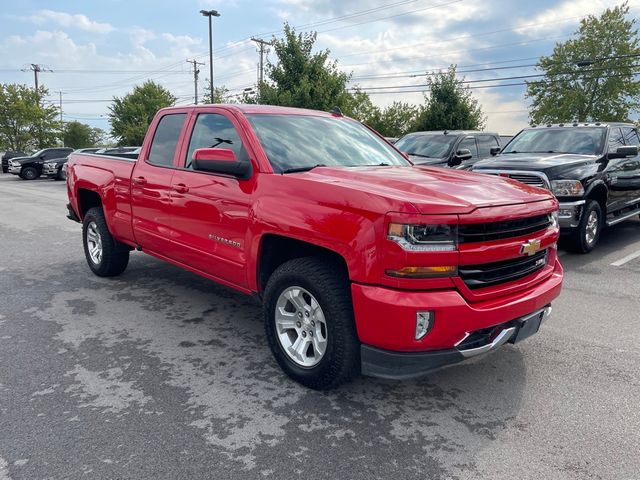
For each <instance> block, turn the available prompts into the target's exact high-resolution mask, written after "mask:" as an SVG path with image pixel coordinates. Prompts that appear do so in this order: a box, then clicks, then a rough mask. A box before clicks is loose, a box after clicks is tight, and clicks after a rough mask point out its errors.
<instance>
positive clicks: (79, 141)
mask: <svg viewBox="0 0 640 480" xmlns="http://www.w3.org/2000/svg"><path fill="white" fill-rule="evenodd" d="M63 140H64V145H65V147H71V148H88V147H96V146H99V145H103V144H104V142H105V132H104V130H102V129H101V128H97V127H90V126H89V125H87V124H86V123H80V122H77V121H73V122H66V123H65V124H64V133H63Z"/></svg>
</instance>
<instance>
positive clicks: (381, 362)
mask: <svg viewBox="0 0 640 480" xmlns="http://www.w3.org/2000/svg"><path fill="white" fill-rule="evenodd" d="M550 315H551V305H547V306H546V307H545V308H543V309H541V310H537V311H535V312H533V313H531V314H529V315H525V316H524V317H522V318H517V319H515V320H512V321H510V322H507V323H505V324H502V325H498V326H496V327H494V328H493V329H492V330H493V331H491V332H490V333H489V334H488V335H487V336H486V340H485V339H484V337H483V341H481V342H473V343H467V344H465V343H464V340H463V341H462V342H459V343H458V344H457V345H456V346H455V347H454V348H449V349H444V350H435V351H430V352H394V351H390V350H382V349H379V348H375V347H371V346H369V345H362V346H361V347H360V358H361V362H362V365H361V368H362V374H363V375H368V376H370V377H378V378H388V379H392V380H407V379H410V378H417V377H421V376H423V375H426V374H428V373H431V372H433V371H435V370H439V369H441V368H443V367H446V366H449V365H453V364H455V363H459V362H462V361H463V360H467V359H469V358H474V357H478V356H481V355H486V354H488V353H491V352H493V351H495V350H497V349H498V348H500V347H501V346H502V345H504V344H505V343H516V342H520V341H522V340H524V339H526V338H528V337H530V336H531V335H533V334H534V333H537V331H538V329H539V328H540V325H541V324H542V322H543V321H544V320H546V319H547V318H548V317H549V316H550Z"/></svg>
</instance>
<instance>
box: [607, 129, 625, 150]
mask: <svg viewBox="0 0 640 480" xmlns="http://www.w3.org/2000/svg"><path fill="white" fill-rule="evenodd" d="M622 146H624V140H623V138H622V132H621V131H620V129H619V128H617V127H616V128H612V129H611V130H610V131H609V146H608V150H607V151H609V152H615V151H616V150H617V149H618V147H622Z"/></svg>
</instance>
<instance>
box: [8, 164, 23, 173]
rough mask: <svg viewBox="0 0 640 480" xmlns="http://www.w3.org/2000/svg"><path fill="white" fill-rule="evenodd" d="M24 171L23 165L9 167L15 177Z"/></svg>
mask: <svg viewBox="0 0 640 480" xmlns="http://www.w3.org/2000/svg"><path fill="white" fill-rule="evenodd" d="M21 171H22V165H15V166H14V165H9V173H13V174H14V175H20V172H21Z"/></svg>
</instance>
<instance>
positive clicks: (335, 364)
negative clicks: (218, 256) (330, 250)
mask: <svg viewBox="0 0 640 480" xmlns="http://www.w3.org/2000/svg"><path fill="white" fill-rule="evenodd" d="M264 321H265V330H266V335H267V340H268V342H269V347H270V348H271V352H272V353H273V356H274V357H275V359H276V361H277V362H278V364H279V365H280V367H281V368H282V369H283V370H284V371H285V372H286V373H287V375H289V376H290V377H291V378H292V379H294V380H295V381H297V382H299V383H301V384H303V385H305V386H307V387H309V388H313V389H315V390H327V389H331V388H335V387H337V386H338V385H340V384H342V383H345V382H348V381H349V380H351V379H352V378H353V377H355V376H356V375H358V374H359V373H360V342H359V341H358V336H357V334H356V329H355V323H354V319H353V306H352V302H351V288H350V283H349V277H348V275H347V272H346V271H345V269H344V268H343V267H342V266H341V265H338V264H337V263H335V262H332V261H327V260H324V259H321V258H317V257H304V258H296V259H294V260H290V261H288V262H285V263H283V264H282V265H280V266H279V267H278V268H277V269H276V270H275V271H274V272H273V274H272V275H271V277H270V278H269V281H268V282H267V286H266V288H265V292H264Z"/></svg>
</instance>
